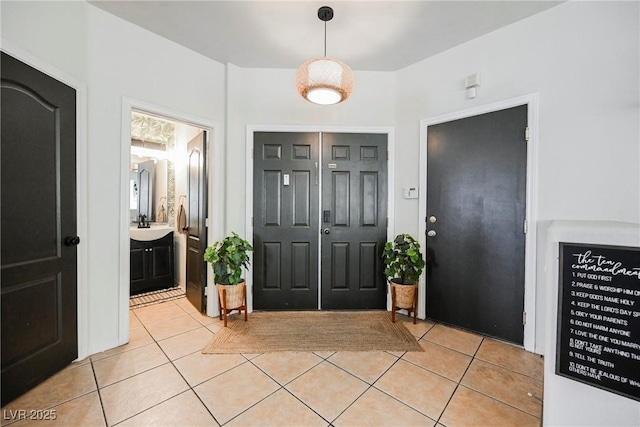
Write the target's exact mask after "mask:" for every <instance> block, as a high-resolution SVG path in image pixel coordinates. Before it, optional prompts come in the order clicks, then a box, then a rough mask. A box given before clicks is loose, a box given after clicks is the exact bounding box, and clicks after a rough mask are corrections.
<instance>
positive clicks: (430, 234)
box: [427, 230, 436, 237]
mask: <svg viewBox="0 0 640 427" xmlns="http://www.w3.org/2000/svg"><path fill="white" fill-rule="evenodd" d="M435 235H436V230H429V231H427V236H429V237H435Z"/></svg>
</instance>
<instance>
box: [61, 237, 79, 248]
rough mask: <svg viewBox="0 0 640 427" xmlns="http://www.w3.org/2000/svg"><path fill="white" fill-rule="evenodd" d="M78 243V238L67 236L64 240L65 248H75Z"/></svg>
mask: <svg viewBox="0 0 640 427" xmlns="http://www.w3.org/2000/svg"><path fill="white" fill-rule="evenodd" d="M79 243H80V237H78V236H69V237H66V238H65V239H64V244H65V246H76V245H77V244H79Z"/></svg>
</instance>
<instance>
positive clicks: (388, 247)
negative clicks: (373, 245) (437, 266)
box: [382, 234, 424, 285]
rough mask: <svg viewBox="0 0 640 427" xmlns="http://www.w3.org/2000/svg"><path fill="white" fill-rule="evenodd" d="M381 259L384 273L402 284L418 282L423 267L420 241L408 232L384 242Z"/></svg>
mask: <svg viewBox="0 0 640 427" xmlns="http://www.w3.org/2000/svg"><path fill="white" fill-rule="evenodd" d="M382 261H383V262H384V265H385V269H384V274H385V275H386V276H387V277H388V278H389V279H394V280H393V281H394V282H395V283H400V284H403V285H411V284H415V283H418V280H419V279H420V275H421V274H422V270H423V269H424V259H423V258H422V253H421V252H420V243H418V241H417V240H416V239H414V238H413V237H411V236H410V235H409V234H398V235H397V236H396V238H395V240H394V241H393V242H387V243H385V245H384V251H383V253H382Z"/></svg>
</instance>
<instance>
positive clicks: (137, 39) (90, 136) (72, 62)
mask: <svg viewBox="0 0 640 427" xmlns="http://www.w3.org/2000/svg"><path fill="white" fill-rule="evenodd" d="M2 37H3V39H5V40H7V41H9V42H10V43H12V44H13V45H16V46H18V47H19V48H20V49H23V50H25V51H28V52H29V53H30V54H32V55H34V56H36V57H38V58H41V59H42V60H43V61H45V62H47V63H49V64H51V65H52V66H54V67H57V68H59V69H61V70H63V71H65V72H67V73H69V74H71V75H73V76H74V77H76V78H77V79H78V80H80V81H81V82H83V83H84V84H86V85H87V93H88V99H87V104H88V105H87V111H88V113H87V116H88V117H87V118H88V120H87V121H88V124H87V130H88V133H87V159H86V164H87V170H88V178H87V182H86V185H87V193H88V215H87V217H86V218H79V220H80V221H86V222H87V227H88V235H87V236H80V237H81V238H82V242H83V243H82V244H83V245H85V246H84V248H85V250H86V251H87V252H88V265H87V266H85V267H86V268H87V269H88V280H89V283H88V284H87V287H88V294H89V295H88V307H86V311H87V313H88V316H89V319H88V323H89V324H88V337H89V342H88V346H87V347H88V350H87V351H88V353H89V354H91V353H95V352H98V351H102V350H104V349H107V348H110V347H114V346H116V345H118V344H121V342H119V330H120V325H119V322H118V319H119V309H120V307H119V302H120V301H121V298H120V297H121V296H120V290H119V287H118V286H119V275H120V265H119V263H120V253H119V250H120V236H121V228H122V224H121V220H120V217H121V210H122V209H125V208H124V207H122V206H121V199H122V198H121V194H120V191H121V184H120V183H121V181H122V179H121V174H122V165H121V162H122V155H121V126H122V123H121V121H122V114H121V111H122V103H123V101H122V99H123V97H127V98H132V99H136V100H140V101H144V102H146V103H150V104H154V105H158V106H166V107H169V108H170V109H171V110H173V111H179V112H183V113H184V114H185V115H192V116H196V117H203V118H206V119H208V120H210V121H212V122H219V123H224V120H225V119H224V114H225V110H224V96H225V89H224V81H225V69H224V66H223V65H222V64H220V63H217V62H215V61H212V60H210V59H207V58H205V57H203V56H202V55H199V54H197V53H195V52H192V51H190V50H187V49H185V48H183V47H181V46H179V45H177V44H175V43H172V42H169V41H168V40H166V39H164V38H161V37H159V36H157V35H154V34H152V33H150V32H148V31H146V30H143V29H141V28H139V27H137V26H135V25H132V24H130V23H127V22H125V21H123V20H121V19H119V18H116V17H114V16H113V15H110V14H107V13H106V12H103V11H102V10H100V9H97V8H95V7H93V6H91V5H89V4H88V3H85V2H2Z"/></svg>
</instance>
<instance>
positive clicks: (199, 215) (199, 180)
mask: <svg viewBox="0 0 640 427" xmlns="http://www.w3.org/2000/svg"><path fill="white" fill-rule="evenodd" d="M205 141H206V132H201V133H200V134H198V135H197V136H196V137H195V138H193V139H192V140H191V141H189V143H188V144H187V151H188V157H187V158H188V172H187V173H188V175H187V206H188V207H187V272H186V275H187V277H186V281H187V286H186V294H187V299H188V300H189V301H190V302H191V304H193V306H194V307H195V308H197V309H198V310H200V311H201V312H205V311H206V307H207V305H206V297H205V294H204V291H205V287H206V285H207V265H206V263H205V261H204V250H205V249H206V247H207V226H206V220H207V170H206V168H207V161H206V151H205V150H206V142H205Z"/></svg>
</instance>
